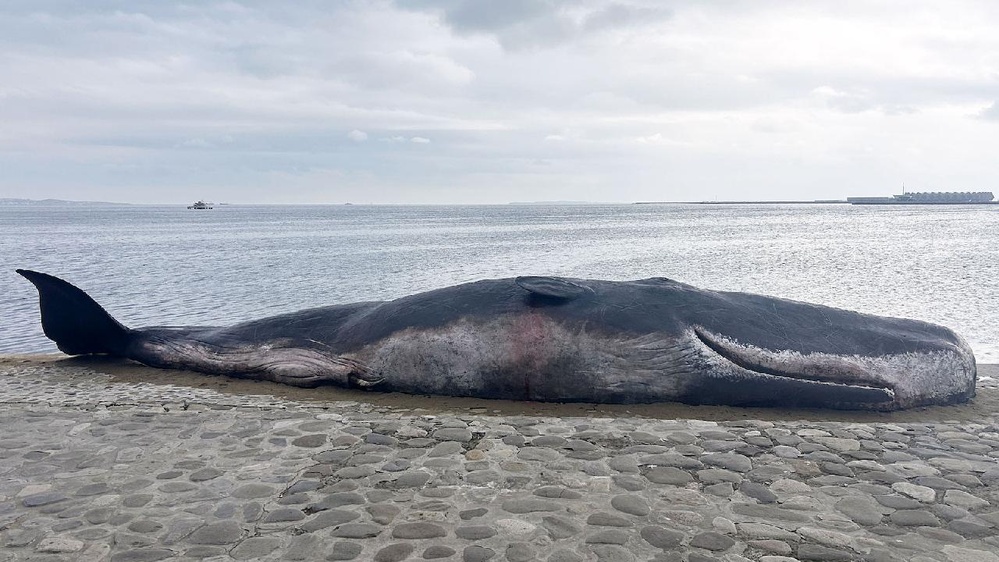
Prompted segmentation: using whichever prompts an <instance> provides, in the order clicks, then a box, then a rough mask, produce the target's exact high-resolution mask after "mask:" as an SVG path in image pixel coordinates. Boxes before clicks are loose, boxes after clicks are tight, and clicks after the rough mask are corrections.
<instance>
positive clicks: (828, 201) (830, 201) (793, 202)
mask: <svg viewBox="0 0 999 562" xmlns="http://www.w3.org/2000/svg"><path fill="white" fill-rule="evenodd" d="M846 203H847V202H846V199H815V200H813V201H799V200H791V201H788V200H784V201H774V200H768V201H636V202H635V203H634V204H635V205H846Z"/></svg>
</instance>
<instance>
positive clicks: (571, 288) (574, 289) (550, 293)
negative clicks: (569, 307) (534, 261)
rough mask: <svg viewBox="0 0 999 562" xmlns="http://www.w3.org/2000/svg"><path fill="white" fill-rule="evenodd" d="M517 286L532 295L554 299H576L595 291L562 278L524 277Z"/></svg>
mask: <svg viewBox="0 0 999 562" xmlns="http://www.w3.org/2000/svg"><path fill="white" fill-rule="evenodd" d="M515 281H516V283H517V285H520V287H521V288H522V289H524V290H526V291H529V292H530V293H531V294H534V295H538V296H542V297H548V298H553V299H564V300H569V299H574V298H577V297H580V296H582V295H585V294H586V293H592V292H593V289H591V288H589V287H586V286H584V285H580V284H578V283H573V282H572V281H568V280H566V279H562V278H561V277H541V276H533V275H528V276H523V277H518V278H517V279H516V280H515Z"/></svg>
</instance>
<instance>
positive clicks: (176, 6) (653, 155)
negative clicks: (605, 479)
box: [0, 0, 999, 203]
mask: <svg viewBox="0 0 999 562" xmlns="http://www.w3.org/2000/svg"><path fill="white" fill-rule="evenodd" d="M996 29H999V3H997V2H993V1H991V0H982V1H950V2H939V1H921V0H909V1H906V0H897V1H878V0H837V1H828V2H799V1H797V0H787V1H782V0H762V1H745V2H736V1H734V0H706V1H705V0H702V1H693V0H675V1H671V2H665V1H646V0H633V1H632V0H628V1H604V0H576V1H565V2H555V1H532V0H504V1H502V2H500V1H484V0H482V1H471V0H443V1H431V0H397V1H394V2H393V1H372V2H364V1H344V2H325V1H324V2H320V1H301V2H265V1H262V0H261V1H226V2H214V1H208V0H206V1H192V2H190V3H174V2H165V1H159V0H156V1H154V0H146V1H142V0H132V1H128V2H114V1H110V0H88V1H87V2H76V1H73V2H70V1H60V0H6V1H4V2H3V3H0V197H27V198H47V197H53V198H61V199H80V200H105V201H123V202H162V203H187V202H190V201H191V200H194V199H201V198H203V199H207V200H211V201H220V202H221V201H226V202H231V203H342V202H347V201H349V202H354V203H480V202H481V203H505V202H509V201H537V200H589V201H622V202H626V201H641V200H711V199H817V198H842V197H846V196H849V195H887V194H890V193H894V192H897V191H898V190H899V188H900V186H901V184H902V183H903V182H904V183H905V186H906V188H907V189H909V190H913V191H933V190H948V191H965V190H991V191H996V192H997V193H999V184H997V183H996V178H997V174H999V168H997V166H996V156H995V154H996V150H997V147H999V104H997V100H999V33H996V31H995V30H996Z"/></svg>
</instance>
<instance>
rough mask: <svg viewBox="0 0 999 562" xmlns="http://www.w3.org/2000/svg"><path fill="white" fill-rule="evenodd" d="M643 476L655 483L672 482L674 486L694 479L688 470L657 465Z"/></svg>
mask: <svg viewBox="0 0 999 562" xmlns="http://www.w3.org/2000/svg"><path fill="white" fill-rule="evenodd" d="M645 477H646V478H648V479H649V481H650V482H655V483H656V484H672V485H674V486H683V485H685V484H687V483H688V482H691V481H692V480H693V479H694V477H693V476H691V475H690V473H689V472H687V471H685V470H680V469H679V468H674V467H672V466H657V467H656V468H653V469H652V470H650V471H649V472H648V473H646V474H645Z"/></svg>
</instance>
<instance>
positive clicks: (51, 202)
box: [0, 197, 131, 207]
mask: <svg viewBox="0 0 999 562" xmlns="http://www.w3.org/2000/svg"><path fill="white" fill-rule="evenodd" d="M0 205H11V206H25V207H27V206H57V205H68V206H83V205H122V206H125V205H131V203H111V202H109V201H68V200H66V199H18V198H15V197H0Z"/></svg>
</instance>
